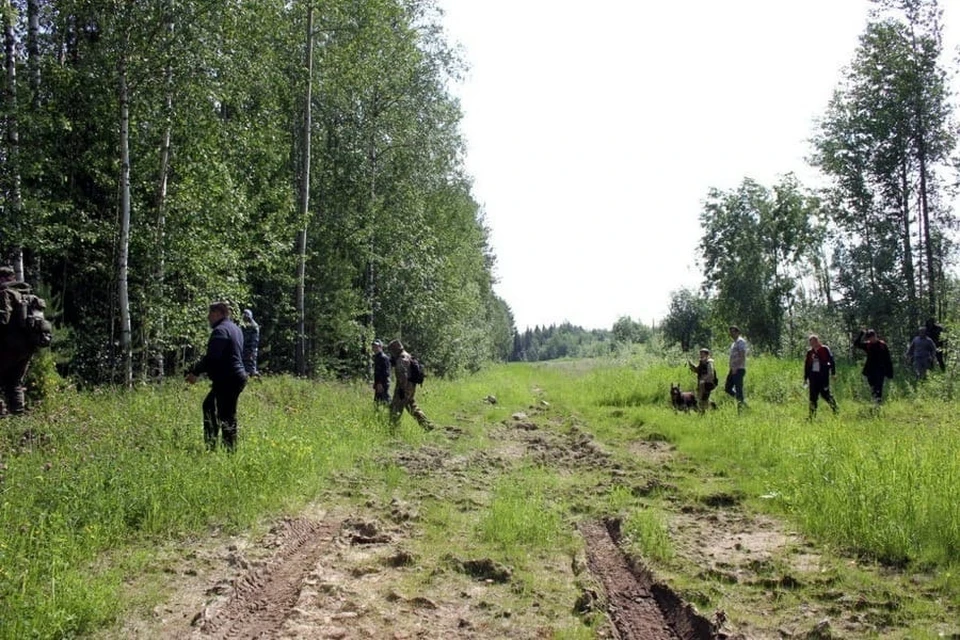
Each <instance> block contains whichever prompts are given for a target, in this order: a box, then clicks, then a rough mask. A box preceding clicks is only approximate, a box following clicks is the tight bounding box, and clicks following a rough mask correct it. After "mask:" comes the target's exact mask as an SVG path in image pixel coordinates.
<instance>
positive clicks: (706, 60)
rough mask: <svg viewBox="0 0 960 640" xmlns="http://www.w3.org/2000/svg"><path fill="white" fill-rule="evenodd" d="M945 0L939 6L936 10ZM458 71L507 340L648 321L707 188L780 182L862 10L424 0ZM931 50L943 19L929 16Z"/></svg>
mask: <svg viewBox="0 0 960 640" xmlns="http://www.w3.org/2000/svg"><path fill="white" fill-rule="evenodd" d="M952 3H953V0H949V1H942V2H941V5H950V4H952ZM439 4H440V6H441V7H442V8H443V10H444V11H445V13H446V15H445V18H444V23H445V25H446V29H447V32H448V36H449V38H450V40H451V41H453V42H455V43H459V44H460V45H461V46H462V47H463V54H464V57H465V58H466V60H467V61H468V63H469V64H470V67H471V70H470V72H469V73H468V76H467V79H466V81H465V82H464V84H462V85H461V86H460V87H459V88H458V89H457V95H458V96H459V97H460V99H461V103H462V108H463V111H464V120H463V132H464V134H465V137H466V139H467V144H468V150H467V162H466V165H467V170H468V171H469V172H470V174H471V175H472V176H473V177H474V179H475V182H474V197H476V198H477V200H478V201H479V202H480V203H481V204H482V205H483V206H484V209H485V213H486V223H487V225H488V226H489V227H490V229H491V244H492V248H493V251H494V253H495V254H496V256H497V270H496V275H497V277H498V278H499V283H498V285H497V292H498V294H499V295H500V296H501V297H502V298H503V299H504V300H506V302H507V303H508V304H509V305H510V308H511V309H512V310H513V314H514V318H515V320H516V324H517V328H518V329H520V330H521V331H522V330H523V329H525V328H527V327H528V326H529V327H533V326H534V325H537V324H539V325H549V324H554V323H557V324H559V323H561V322H564V321H569V322H572V323H573V324H576V325H581V326H583V327H586V328H607V329H609V328H610V327H612V326H613V323H614V322H615V321H616V319H617V318H618V317H620V316H623V315H626V316H630V317H632V318H633V319H635V320H640V321H642V322H644V323H647V324H649V323H650V322H652V321H657V322H658V323H659V321H660V320H661V319H662V318H663V316H665V315H666V312H667V308H668V305H669V303H670V293H671V292H672V291H674V290H676V289H679V288H681V287H684V286H690V287H697V286H698V285H699V284H700V276H699V271H698V269H697V266H696V263H695V259H696V255H695V252H696V245H697V243H698V241H699V239H700V229H699V222H698V216H699V213H700V209H701V204H702V202H703V199H704V198H705V196H706V194H707V190H708V189H709V188H710V187H717V188H720V189H731V188H734V187H736V186H737V185H739V183H740V182H741V180H742V179H743V178H744V177H746V176H749V177H752V178H754V179H756V180H759V181H760V182H761V183H763V184H766V185H767V186H772V184H773V183H774V182H775V181H776V180H778V178H779V177H780V176H781V175H783V174H785V173H787V172H790V171H793V172H795V173H797V175H798V176H799V177H800V179H801V180H802V181H804V182H806V183H812V182H813V181H814V180H815V175H816V174H815V173H814V172H813V170H812V169H810V168H809V167H808V166H807V165H806V162H805V161H804V158H805V157H806V156H807V155H808V154H809V153H810V146H809V143H808V140H809V139H810V137H811V136H812V135H813V132H814V119H815V118H816V117H819V116H820V115H821V114H822V113H823V112H824V110H825V108H826V105H827V102H828V100H829V99H830V96H831V94H832V92H833V89H834V88H835V87H836V85H837V83H838V82H839V80H840V78H841V69H842V67H843V66H844V65H846V64H848V63H849V62H850V61H851V59H852V57H853V53H854V50H855V48H856V46H857V38H858V37H859V35H860V34H861V33H862V31H863V29H864V27H865V26H866V21H867V12H868V9H869V6H870V2H869V1H868V0H723V1H720V0H668V1H662V0H657V1H654V0H592V1H590V2H582V1H578V2H574V1H573V0H439ZM945 8H946V16H945V18H946V19H945V27H946V30H947V33H946V37H945V41H946V42H945V45H946V47H945V48H947V49H948V52H949V56H948V57H949V58H951V59H952V58H953V57H954V54H953V51H954V48H955V45H956V42H957V40H956V39H955V38H953V37H952V35H953V33H954V32H955V29H954V27H955V25H954V24H953V22H954V21H956V20H960V8H954V9H951V8H950V6H946V7H945Z"/></svg>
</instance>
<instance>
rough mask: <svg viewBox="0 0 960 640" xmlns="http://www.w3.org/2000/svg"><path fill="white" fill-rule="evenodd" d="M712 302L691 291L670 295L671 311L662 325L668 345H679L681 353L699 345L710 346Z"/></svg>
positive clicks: (676, 292)
mask: <svg viewBox="0 0 960 640" xmlns="http://www.w3.org/2000/svg"><path fill="white" fill-rule="evenodd" d="M710 317H711V307H710V300H709V299H707V298H706V297H704V296H701V295H697V294H696V293H695V292H693V291H691V290H689V289H681V290H679V291H674V292H673V293H672V294H671V295H670V309H669V310H668V311H667V317H666V318H664V320H663V324H662V325H661V327H660V328H661V331H662V332H663V337H664V340H665V341H666V343H667V344H679V345H680V350H681V351H690V350H692V349H693V348H694V347H697V346H699V345H702V346H708V345H709V344H710V339H711V336H712V332H711V330H710Z"/></svg>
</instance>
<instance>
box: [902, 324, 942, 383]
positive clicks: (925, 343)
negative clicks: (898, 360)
mask: <svg viewBox="0 0 960 640" xmlns="http://www.w3.org/2000/svg"><path fill="white" fill-rule="evenodd" d="M936 358H937V344H936V343H935V342H934V341H933V339H932V338H931V337H930V336H928V335H927V328H926V327H920V333H919V334H918V335H917V337H915V338H914V339H913V340H911V341H910V348H908V349H907V360H909V361H910V364H912V365H913V372H914V373H915V374H916V375H917V380H923V379H924V378H926V377H927V371H929V370H930V369H931V368H932V367H933V363H934V361H935V360H936Z"/></svg>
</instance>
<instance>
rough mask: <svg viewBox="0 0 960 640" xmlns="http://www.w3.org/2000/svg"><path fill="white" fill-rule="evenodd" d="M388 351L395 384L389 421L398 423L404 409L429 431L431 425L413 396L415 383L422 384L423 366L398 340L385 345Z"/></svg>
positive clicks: (431, 427)
mask: <svg viewBox="0 0 960 640" xmlns="http://www.w3.org/2000/svg"><path fill="white" fill-rule="evenodd" d="M387 351H389V352H390V362H391V363H392V364H393V377H394V380H396V384H395V386H394V388H393V400H392V401H391V402H390V422H391V423H393V425H394V426H396V425H397V424H399V423H400V418H401V417H402V416H403V410H404V409H406V410H407V411H409V412H410V415H412V416H413V417H414V419H415V420H416V421H417V424H419V425H420V426H421V427H423V428H424V429H426V430H427V431H430V430H431V429H433V425H432V424H431V423H430V420H428V419H427V416H426V415H425V414H424V413H423V411H422V410H421V409H420V407H418V406H417V402H416V400H414V396H415V395H416V392H417V385H418V384H423V366H422V365H421V364H420V362H419V361H418V360H417V359H416V358H413V357H412V356H411V355H410V354H409V353H407V352H406V350H405V349H404V348H403V343H402V342H400V341H399V340H391V341H390V344H388V345H387Z"/></svg>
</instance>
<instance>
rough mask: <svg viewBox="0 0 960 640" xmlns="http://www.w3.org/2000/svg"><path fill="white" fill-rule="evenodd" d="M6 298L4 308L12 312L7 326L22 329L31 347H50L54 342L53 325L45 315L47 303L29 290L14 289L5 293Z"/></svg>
mask: <svg viewBox="0 0 960 640" xmlns="http://www.w3.org/2000/svg"><path fill="white" fill-rule="evenodd" d="M4 297H5V298H6V300H5V301H4V303H5V304H4V306H5V308H6V310H8V311H9V312H10V313H9V317H5V319H6V320H7V324H8V325H9V326H11V327H18V328H20V329H22V330H23V332H24V333H25V334H26V336H27V342H28V343H29V344H30V346H32V347H49V346H50V343H51V342H52V341H53V325H51V324H50V321H49V320H47V319H46V318H45V317H44V315H43V312H44V310H45V309H46V308H47V303H46V301H45V300H44V299H43V298H41V297H39V296H36V295H34V294H33V293H30V291H29V289H26V290H23V289H15V288H13V287H10V288H7V289H6V290H5V291H4ZM4 315H6V314H4Z"/></svg>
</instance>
